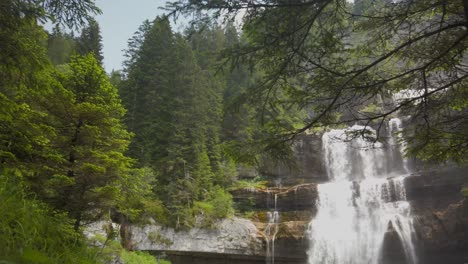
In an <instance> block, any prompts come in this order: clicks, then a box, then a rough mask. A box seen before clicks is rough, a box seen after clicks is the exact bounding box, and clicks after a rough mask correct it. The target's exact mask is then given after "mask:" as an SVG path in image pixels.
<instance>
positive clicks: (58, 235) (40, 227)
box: [0, 175, 98, 264]
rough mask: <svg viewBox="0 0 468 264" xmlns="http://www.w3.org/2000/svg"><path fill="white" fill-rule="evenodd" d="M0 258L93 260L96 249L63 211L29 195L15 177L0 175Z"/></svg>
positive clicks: (90, 261)
mask: <svg viewBox="0 0 468 264" xmlns="http://www.w3.org/2000/svg"><path fill="white" fill-rule="evenodd" d="M0 200H1V201H2V203H1V204H0V213H1V214H2V217H1V218H0V236H1V237H2V239H1V240H0V261H2V260H3V261H13V262H15V263H44V264H46V263H83V264H85V263H89V264H91V263H96V261H98V259H96V250H95V249H90V248H88V247H87V243H86V241H85V239H84V237H83V236H82V235H81V234H80V233H78V232H76V231H75V230H74V228H73V220H72V219H69V218H68V217H67V216H66V214H63V213H59V212H56V211H53V210H52V209H50V208H49V207H48V206H46V205H45V204H43V203H41V202H39V201H37V200H34V199H30V198H28V197H27V195H26V194H25V193H24V192H23V190H22V188H21V185H20V184H18V179H17V178H16V177H6V176H4V175H0Z"/></svg>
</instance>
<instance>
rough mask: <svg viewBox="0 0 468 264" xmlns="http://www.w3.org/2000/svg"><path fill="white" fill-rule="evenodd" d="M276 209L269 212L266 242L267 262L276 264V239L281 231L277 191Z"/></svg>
mask: <svg viewBox="0 0 468 264" xmlns="http://www.w3.org/2000/svg"><path fill="white" fill-rule="evenodd" d="M274 197H275V198H274V201H275V202H274V203H275V205H274V211H272V212H268V213H267V220H268V224H267V226H266V227H265V236H266V243H267V252H266V263H267V264H275V239H276V234H278V231H279V221H280V217H279V212H278V211H277V209H276V205H277V202H278V194H276V193H275V196H274Z"/></svg>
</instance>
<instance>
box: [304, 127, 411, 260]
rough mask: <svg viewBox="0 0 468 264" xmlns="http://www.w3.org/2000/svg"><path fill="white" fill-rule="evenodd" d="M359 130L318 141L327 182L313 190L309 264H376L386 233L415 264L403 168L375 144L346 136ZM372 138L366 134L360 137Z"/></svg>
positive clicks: (338, 132)
mask: <svg viewBox="0 0 468 264" xmlns="http://www.w3.org/2000/svg"><path fill="white" fill-rule="evenodd" d="M390 127H393V132H395V131H396V130H397V129H400V127H401V124H400V123H398V121H393V122H392V123H391V124H390ZM363 128H364V127H360V126H353V127H351V128H348V129H345V130H343V129H336V130H331V131H329V132H327V133H325V134H324V135H323V138H322V143H323V151H324V152H323V153H324V160H325V163H326V167H327V173H328V177H329V179H330V182H328V183H325V184H320V185H318V193H319V200H318V202H317V209H318V211H317V215H316V216H315V218H314V219H313V220H312V221H311V223H310V226H309V239H310V241H311V248H310V250H309V252H308V255H309V263H310V264H379V263H382V262H384V261H383V260H382V248H383V242H384V236H385V234H386V232H389V231H392V232H396V233H397V234H398V237H399V239H400V241H401V244H402V247H403V250H404V255H405V258H406V263H407V264H416V263H417V258H416V254H415V248H414V243H413V234H414V229H413V219H412V217H411V210H410V205H409V203H408V202H407V201H406V192H405V187H404V184H403V181H404V177H405V175H404V174H405V173H407V168H406V163H405V162H404V160H403V159H402V158H401V154H400V157H399V159H394V158H391V156H394V153H393V154H392V151H391V150H387V149H385V148H383V145H382V144H381V143H378V142H377V143H371V142H369V141H367V140H365V139H363V138H362V137H355V136H352V137H351V136H350V134H353V132H356V131H358V130H360V129H363ZM390 132H391V133H392V130H391V131H390ZM374 133H375V131H372V130H369V133H367V134H366V136H370V137H372V135H373V134H374ZM392 140H394V139H392ZM390 143H391V142H390ZM396 147H398V146H396ZM398 152H399V151H398ZM399 153H400V152H399ZM396 161H399V162H396ZM402 172H403V173H402Z"/></svg>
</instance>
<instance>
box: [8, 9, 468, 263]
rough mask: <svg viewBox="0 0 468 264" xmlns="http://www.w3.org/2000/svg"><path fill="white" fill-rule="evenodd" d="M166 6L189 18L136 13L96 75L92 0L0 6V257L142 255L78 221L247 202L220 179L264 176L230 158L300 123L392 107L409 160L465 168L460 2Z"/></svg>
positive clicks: (47, 259) (278, 146)
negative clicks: (183, 22)
mask: <svg viewBox="0 0 468 264" xmlns="http://www.w3.org/2000/svg"><path fill="white" fill-rule="evenodd" d="M167 8H168V9H170V10H172V11H173V15H178V14H181V13H182V14H194V17H195V19H194V20H193V21H192V22H191V24H190V25H189V26H188V27H187V28H186V29H185V31H183V32H175V31H174V30H173V29H172V28H171V23H170V17H167V16H160V17H156V18H155V19H153V20H146V21H143V22H142V24H141V26H140V27H139V29H138V30H137V31H136V32H135V34H134V36H133V37H132V38H130V39H129V41H128V48H127V49H126V51H125V56H126V60H125V62H124V65H123V69H121V70H119V71H113V72H112V73H110V74H107V73H106V72H105V71H104V69H103V65H102V64H103V63H102V61H103V56H104V55H103V52H102V43H101V42H102V37H101V32H100V26H99V23H98V22H97V21H96V20H95V19H94V16H95V15H96V14H99V13H100V12H101V11H100V10H99V8H98V7H97V6H96V5H95V4H94V1H92V0H85V1H78V0H65V1H57V0H5V1H2V2H1V3H0V50H1V52H0V200H1V201H2V203H0V211H1V212H2V217H1V218H0V237H2V240H1V241H0V260H3V257H4V256H5V259H6V260H11V261H18V262H28V261H31V260H38V259H39V260H41V262H40V263H96V262H102V263H104V262H105V261H108V260H109V258H112V256H115V255H116V254H117V255H119V256H121V257H122V258H125V257H129V258H136V259H137V260H136V261H137V262H138V261H143V259H145V258H146V257H148V256H146V255H141V256H140V255H138V254H137V255H132V253H128V252H125V251H124V250H123V249H122V246H121V245H120V244H119V243H114V244H113V243H112V241H113V238H114V237H115V236H116V234H115V230H113V229H112V227H108V230H107V231H108V232H107V236H106V237H103V238H101V239H100V240H99V239H98V240H99V241H94V242H93V243H91V244H92V245H101V247H100V248H96V247H95V246H91V247H90V246H89V244H90V242H89V241H87V240H86V239H85V238H84V236H83V235H82V230H83V228H84V227H85V226H86V225H87V224H89V223H92V222H95V221H97V220H99V219H111V218H112V219H113V220H115V221H118V222H119V223H121V224H122V225H125V224H136V223H140V224H141V223H146V222H148V221H153V220H154V221H156V222H158V223H161V224H163V225H167V226H171V227H173V228H175V229H189V228H192V227H210V226H212V225H213V224H214V223H215V222H216V221H217V220H219V219H222V218H226V217H230V216H232V215H233V214H240V213H244V212H241V211H242V210H241V209H240V208H238V207H236V204H234V203H233V200H232V196H231V194H230V193H229V190H232V189H233V188H236V187H238V186H252V185H255V184H261V183H259V181H256V182H247V181H242V179H239V168H247V169H250V168H258V167H260V166H261V165H262V162H264V161H265V159H266V157H268V158H276V160H280V161H282V162H285V163H286V162H288V161H289V159H290V158H291V157H292V150H291V145H292V144H293V141H294V139H295V137H296V136H297V135H299V134H301V133H317V134H320V133H321V132H323V131H324V130H325V129H327V128H330V127H339V126H342V125H349V124H353V123H355V122H359V123H361V124H363V125H365V126H372V127H374V128H377V131H380V130H381V129H383V128H384V127H385V123H386V121H388V120H389V119H390V118H393V117H396V116H397V115H399V116H403V117H405V122H406V123H407V125H406V129H405V130H404V131H403V134H404V138H405V140H406V141H407V142H408V146H409V147H408V149H407V154H408V155H410V156H416V157H418V158H421V159H425V160H435V161H438V162H452V161H454V162H458V163H460V164H463V163H466V162H467V149H468V146H467V144H468V118H467V105H468V95H467V93H468V90H467V88H466V87H467V81H466V77H467V76H468V73H467V72H468V68H467V67H468V65H467V64H466V58H465V57H466V49H467V46H468V41H467V36H468V33H467V26H468V22H467V21H468V19H467V15H466V14H467V11H466V10H468V3H467V2H466V1H461V0H457V1H444V0H431V1H417V0H408V1H386V0H356V1H355V2H354V3H350V2H347V1H344V0H310V1H244V0H240V1H226V2H224V1H184V0H181V1H179V2H173V3H171V4H169V5H168V6H167ZM221 17H224V18H225V20H220V18H221ZM241 17H242V23H241V28H238V27H237V26H236V25H237V22H239V18H241ZM45 21H49V22H51V23H53V24H54V26H53V29H52V30H50V32H48V31H46V30H45V29H44V28H43V26H42V24H43V23H44V22H45ZM360 134H361V135H364V136H366V135H367V132H366V130H363V131H360ZM378 134H379V133H378ZM380 137H384V136H383V135H380ZM372 140H380V138H379V137H376V138H372ZM257 180H258V179H257ZM17 205H21V206H17ZM31 219H34V221H31ZM123 246H124V247H125V246H127V245H125V243H124V242H123ZM140 257H141V258H140Z"/></svg>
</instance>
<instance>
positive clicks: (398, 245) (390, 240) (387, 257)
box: [381, 227, 407, 264]
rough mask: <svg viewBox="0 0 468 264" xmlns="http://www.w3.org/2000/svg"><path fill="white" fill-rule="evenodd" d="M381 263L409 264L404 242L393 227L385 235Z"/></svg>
mask: <svg viewBox="0 0 468 264" xmlns="http://www.w3.org/2000/svg"><path fill="white" fill-rule="evenodd" d="M381 264H407V261H406V256H405V250H404V248H403V243H402V241H401V239H400V237H399V235H398V233H397V232H396V230H395V229H394V228H393V227H390V228H389V230H388V231H387V232H386V233H385V236H384V240H383V244H382V256H381Z"/></svg>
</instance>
